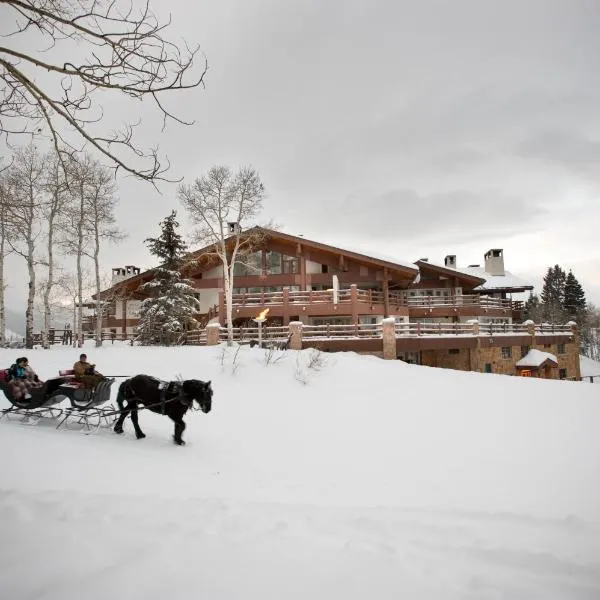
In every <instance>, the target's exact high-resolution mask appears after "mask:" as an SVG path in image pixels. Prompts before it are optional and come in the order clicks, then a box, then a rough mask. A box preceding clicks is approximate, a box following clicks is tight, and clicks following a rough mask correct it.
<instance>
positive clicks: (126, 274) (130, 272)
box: [111, 265, 140, 285]
mask: <svg viewBox="0 0 600 600" xmlns="http://www.w3.org/2000/svg"><path fill="white" fill-rule="evenodd" d="M139 274H140V268H139V267H135V266H133V265H126V266H125V267H114V268H113V270H112V278H111V285H115V284H117V283H120V282H121V281H124V280H125V279H129V278H130V277H134V276H135V275H139Z"/></svg>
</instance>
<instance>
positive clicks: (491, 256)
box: [484, 248, 504, 275]
mask: <svg viewBox="0 0 600 600" xmlns="http://www.w3.org/2000/svg"><path fill="white" fill-rule="evenodd" d="M484 260H485V272H486V273H489V274H490V275H504V253H503V251H502V249H501V248H494V249H492V250H488V251H487V252H486V253H485V255H484Z"/></svg>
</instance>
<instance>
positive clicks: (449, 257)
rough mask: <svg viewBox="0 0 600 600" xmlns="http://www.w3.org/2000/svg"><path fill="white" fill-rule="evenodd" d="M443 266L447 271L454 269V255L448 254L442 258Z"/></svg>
mask: <svg viewBox="0 0 600 600" xmlns="http://www.w3.org/2000/svg"><path fill="white" fill-rule="evenodd" d="M444 265H445V266H446V267H448V268H449V269H456V254H448V255H447V256H446V257H445V258H444Z"/></svg>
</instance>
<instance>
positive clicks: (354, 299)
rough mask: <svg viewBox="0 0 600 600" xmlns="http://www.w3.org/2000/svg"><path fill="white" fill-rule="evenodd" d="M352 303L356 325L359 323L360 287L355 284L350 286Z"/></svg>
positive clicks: (353, 318) (353, 321) (353, 320)
mask: <svg viewBox="0 0 600 600" xmlns="http://www.w3.org/2000/svg"><path fill="white" fill-rule="evenodd" d="M350 302H351V304H350V306H351V310H352V323H356V322H358V286H357V285H356V284H355V283H353V284H352V285H351V286H350Z"/></svg>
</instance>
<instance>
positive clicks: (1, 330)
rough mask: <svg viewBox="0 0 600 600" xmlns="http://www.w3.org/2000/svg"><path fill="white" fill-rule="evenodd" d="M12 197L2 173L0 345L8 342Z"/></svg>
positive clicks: (0, 211) (0, 181) (0, 184)
mask: <svg viewBox="0 0 600 600" xmlns="http://www.w3.org/2000/svg"><path fill="white" fill-rule="evenodd" d="M9 202H10V198H9V195H8V190H7V186H6V178H5V177H4V176H3V175H2V174H0V345H1V346H4V344H5V343H6V313H5V310H4V308H5V306H4V291H5V290H6V284H5V283H4V259H5V257H6V254H7V246H8V244H7V237H8V235H9V229H10V222H9V221H8V215H9V212H8V203H9Z"/></svg>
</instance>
